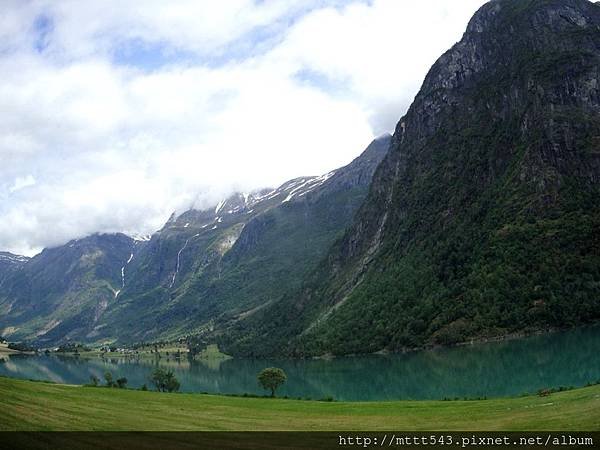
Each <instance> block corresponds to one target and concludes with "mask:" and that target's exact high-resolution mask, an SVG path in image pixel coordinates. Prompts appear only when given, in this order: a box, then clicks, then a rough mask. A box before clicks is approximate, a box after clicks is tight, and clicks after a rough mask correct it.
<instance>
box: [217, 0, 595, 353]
mask: <svg viewBox="0 0 600 450" xmlns="http://www.w3.org/2000/svg"><path fill="white" fill-rule="evenodd" d="M599 25H600V9H599V8H598V5H595V4H592V3H590V2H588V1H587V0H567V1H564V2H563V1H557V0H532V1H527V2H520V1H515V0H494V1H491V2H489V3H487V4H486V5H484V6H483V7H482V8H481V9H480V10H479V11H478V12H477V13H476V14H475V16H474V17H473V18H472V19H471V21H470V22H469V25H468V27H467V31H466V32H465V34H464V36H463V38H462V39H461V41H460V42H459V43H457V44H456V45H455V46H453V47H452V48H451V49H450V50H448V51H447V52H446V53H444V54H443V55H442V56H441V57H440V58H439V59H438V61H437V62H436V63H435V64H434V65H433V67H432V68H431V70H430V71H429V73H428V74H427V76H426V78H425V81H424V83H423V87H422V88H421V90H420V91H419V93H418V94H417V96H416V97H415V101H414V103H413V104H412V105H411V107H410V108H409V110H408V112H407V114H406V115H405V116H404V117H403V118H401V119H400V121H399V122H398V125H397V127H396V131H395V133H394V136H393V138H392V144H391V148H390V151H389V152H388V154H387V155H386V158H384V160H383V161H382V163H381V164H380V166H379V168H378V170H377V172H376V173H375V175H374V178H373V182H372V185H371V189H370V192H369V195H368V197H367V199H366V201H365V202H364V204H363V206H362V207H361V209H360V210H359V212H358V214H357V217H356V220H355V221H354V223H353V224H352V225H351V226H350V227H349V228H348V231H347V232H346V234H345V235H344V237H343V238H342V239H341V241H339V242H338V243H337V244H336V245H335V246H334V248H333V249H332V250H331V251H330V252H329V254H328V256H327V257H326V259H325V261H324V262H323V263H322V264H321V265H320V266H319V268H318V269H317V270H316V271H315V272H313V274H312V275H311V276H310V277H309V279H308V280H307V281H306V282H305V283H304V287H303V288H302V289H301V290H299V291H298V292H296V293H295V294H290V295H288V296H287V297H286V299H285V300H284V301H282V302H279V303H278V304H276V305H273V306H272V307H271V309H270V310H269V311H263V312H261V314H262V316H260V317H255V318H252V319H248V320H247V321H246V322H245V323H238V324H235V325H234V326H233V327H232V328H231V329H230V330H228V331H227V332H226V333H224V334H223V335H221V336H219V339H220V342H221V345H222V346H223V347H224V348H225V349H226V350H227V351H229V352H231V353H233V354H242V355H250V356H264V355H282V354H284V355H291V356H312V355H319V354H324V353H335V354H349V353H350V354H352V353H369V352H375V351H380V350H392V351H397V350H402V349H406V348H414V347H420V346H426V345H436V344H453V343H457V342H461V341H464V340H468V339H472V338H480V337H486V336H490V337H491V336H497V335H503V334H510V333H511V332H514V331H521V330H523V329H528V328H532V329H535V328H538V327H541V328H543V327H549V326H560V325H566V326H568V325H569V324H578V323H585V322H586V321H595V320H597V319H598V317H600V305H598V301H599V298H600V295H599V286H600V283H599V279H600V274H598V270H597V269H594V267H596V268H597V267H598V266H599V263H600V261H598V257H599V255H600V251H599V249H598V240H599V239H598V232H597V230H598V229H600V226H599V222H598V216H599V214H598V210H599V205H598V198H600V196H599V193H598V182H599V180H600V158H599V156H600V151H599V148H598V147H599V144H600V137H599V136H600V122H599V121H598V117H599V116H598V112H600V101H599V99H600V96H599V93H598V92H599V91H598V84H597V80H598V75H599V74H598V67H599V64H598V63H599V61H600V26H599ZM578 217H579V219H578ZM595 230H596V231H595ZM525 237H526V240H524V238H525ZM533 243H535V244H533ZM561 258H563V259H564V262H568V265H567V266H566V267H564V266H563V265H561V264H560V262H559V261H560V260H561ZM524 267H525V268H526V269H524ZM524 271H525V272H524ZM525 273H526V274H527V276H526V275H525ZM544 280H546V281H544ZM572 292H575V293H576V298H577V301H576V302H570V301H569V298H570V297H571V296H573V294H572Z"/></svg>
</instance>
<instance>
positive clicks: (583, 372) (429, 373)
mask: <svg viewBox="0 0 600 450" xmlns="http://www.w3.org/2000/svg"><path fill="white" fill-rule="evenodd" d="M599 350H600V327H598V326H595V327H586V328H580V329H576V330H570V331H565V332H558V333H551V334H545V335H538V336H532V337H528V338H523V339H515V340H508V341H502V342H494V343H479V344H473V345H469V346H464V347H455V348H445V349H435V350H427V351H419V352H414V353H407V354H400V355H370V356H361V357H347V358H335V359H331V360H322V359H311V360H272V359H270V360H252V359H229V360H201V361H193V362H191V363H190V362H189V361H188V360H187V359H183V360H182V361H176V360H167V359H166V358H164V357H163V358H162V359H160V360H159V361H155V360H153V359H141V360H139V361H135V360H128V359H126V358H118V357H108V356H107V357H106V358H100V357H97V358H81V357H79V358H78V357H71V356H62V357H61V356H57V355H40V356H27V355H12V356H10V357H5V359H4V360H3V361H0V375H6V376H10V377H16V378H26V379H35V380H51V381H55V382H57V383H69V384H84V383H88V382H89V378H90V375H96V376H97V377H98V378H100V379H101V380H103V374H104V372H105V371H110V372H112V374H113V377H114V378H115V379H116V378H118V377H122V376H125V377H127V379H128V380H129V384H128V386H129V387H135V388H137V387H140V386H142V385H143V384H144V383H148V375H149V374H150V372H151V371H152V370H153V368H154V367H156V366H157V365H160V366H164V367H167V368H171V369H173V370H174V372H175V373H176V376H177V378H178V379H179V381H180V382H181V390H182V391H184V392H209V393H226V394H243V393H251V394H260V395H262V394H265V391H263V390H262V389H261V388H259V386H258V385H257V382H256V375H257V374H258V372H259V371H260V370H261V369H263V368H265V367H270V366H276V367H281V368H282V369H284V370H285V372H286V373H287V375H288V381H287V382H286V384H285V385H284V386H283V387H282V388H281V389H280V390H279V391H278V395H281V396H284V395H288V396H290V397H303V398H311V399H321V398H324V397H328V396H331V397H333V398H334V399H336V400H351V401H357V400H403V399H419V400H421V399H436V400H439V399H443V398H480V397H502V396H516V395H520V394H524V393H534V392H537V391H538V390H539V389H545V388H558V387H560V386H574V387H580V386H584V385H585V384H587V383H590V382H596V381H599V380H600V357H599V355H600V353H599ZM148 387H151V386H150V384H149V383H148Z"/></svg>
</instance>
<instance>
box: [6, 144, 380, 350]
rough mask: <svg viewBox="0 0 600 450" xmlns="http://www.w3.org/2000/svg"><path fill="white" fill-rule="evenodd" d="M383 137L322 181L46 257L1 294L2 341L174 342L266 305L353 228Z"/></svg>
mask: <svg viewBox="0 0 600 450" xmlns="http://www.w3.org/2000/svg"><path fill="white" fill-rule="evenodd" d="M390 139H391V137H390V136H384V137H382V138H379V139H377V140H375V141H374V142H373V143H372V144H371V145H370V146H369V147H368V148H367V150H366V151H365V152H364V153H363V154H362V155H361V156H359V157H358V158H357V159H356V160H354V161H353V162H352V163H351V164H349V165H348V166H346V167H343V168H341V169H338V170H335V171H332V172H330V173H328V174H325V175H323V176H310V177H301V178H297V179H294V180H290V181H288V182H286V183H284V184H283V185H282V186H280V187H279V188H277V189H265V190H262V191H259V192H253V193H248V194H244V193H239V194H235V195H233V196H231V197H229V198H227V199H224V200H223V201H221V202H220V203H219V204H218V205H216V206H214V207H212V208H210V209H207V210H202V211H200V210H190V211H187V212H185V213H183V214H181V215H179V216H176V215H173V216H172V217H171V218H170V220H169V221H168V222H167V223H166V224H165V226H164V227H163V228H162V229H161V230H160V231H158V232H157V233H155V234H154V235H152V236H151V237H150V238H148V239H146V240H137V241H135V240H133V239H131V238H128V237H126V236H123V235H117V236H108V235H101V236H92V237H90V238H86V239H82V240H79V241H74V242H71V243H69V244H67V245H65V246H63V247H59V248H56V249H49V250H44V252H42V253H41V254H40V255H37V256H36V257H34V258H33V259H32V260H31V261H29V262H24V263H23V264H22V266H23V267H22V268H21V269H20V270H19V272H18V274H17V275H13V276H11V279H10V280H9V282H8V283H9V284H8V285H7V286H6V287H4V286H3V288H2V293H1V294H0V308H2V309H0V335H2V334H4V335H6V336H7V337H8V338H10V339H15V340H16V339H27V340H34V341H36V343H38V344H40V345H46V346H47V345H50V344H52V345H54V344H56V343H61V342H63V341H65V340H67V339H70V340H72V341H79V342H98V341H118V342H124V343H132V342H140V341H148V340H156V339H169V338H173V337H180V336H182V335H185V334H189V333H198V332H205V331H206V330H213V329H214V326H215V323H221V322H224V323H228V322H229V321H232V320H237V318H238V317H239V316H242V317H243V316H244V315H245V314H248V312H249V311H252V310H254V309H255V308H260V307H262V306H264V305H266V304H269V303H270V302H272V301H274V300H276V299H278V298H279V297H280V296H281V295H282V293H283V292H285V291H287V290H288V289H289V288H291V287H295V286H299V285H300V281H301V279H302V277H303V276H304V275H305V273H307V272H308V271H310V269H312V268H314V267H315V266H316V264H317V263H318V261H319V260H320V258H321V257H322V256H323V255H325V253H326V252H327V250H328V249H329V247H330V246H331V244H332V243H333V242H334V240H335V239H336V238H339V237H340V236H341V234H342V233H343V231H344V230H345V228H346V227H347V226H348V225H349V224H350V222H351V221H352V218H353V216H354V214H355V213H356V210H357V209H358V208H359V206H360V205H361V204H362V202H363V200H364V198H365V196H366V195H367V191H368V186H369V184H370V182H371V178H372V176H373V173H374V171H375V169H376V167H377V165H378V164H379V163H380V162H381V160H382V159H383V157H384V156H385V154H386V152H387V150H388V148H389V144H390ZM1 264H2V261H1V260H0V273H3V272H1V270H2V266H1ZM0 276H1V275H0Z"/></svg>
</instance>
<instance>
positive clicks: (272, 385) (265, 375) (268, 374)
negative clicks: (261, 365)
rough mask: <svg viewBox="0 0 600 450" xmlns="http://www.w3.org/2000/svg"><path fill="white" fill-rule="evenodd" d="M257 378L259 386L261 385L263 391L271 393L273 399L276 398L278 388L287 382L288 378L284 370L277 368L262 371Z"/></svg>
mask: <svg viewBox="0 0 600 450" xmlns="http://www.w3.org/2000/svg"><path fill="white" fill-rule="evenodd" d="M257 378H258V384H260V386H261V387H262V388H263V389H266V390H270V391H271V397H275V391H276V390H277V388H279V387H280V386H281V385H282V384H283V383H285V380H287V376H286V374H285V372H284V371H283V369H279V368H277V367H268V368H266V369H263V370H261V371H260V373H259V374H258V376H257Z"/></svg>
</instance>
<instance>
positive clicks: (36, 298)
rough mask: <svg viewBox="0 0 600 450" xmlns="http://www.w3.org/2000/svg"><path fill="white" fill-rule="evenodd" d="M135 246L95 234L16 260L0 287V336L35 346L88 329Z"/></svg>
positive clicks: (122, 239) (118, 282)
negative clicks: (28, 342) (34, 341)
mask: <svg viewBox="0 0 600 450" xmlns="http://www.w3.org/2000/svg"><path fill="white" fill-rule="evenodd" d="M134 247H135V242H134V240H133V239H131V238H130V237H128V236H125V235H124V234H115V235H108V234H102V235H101V234H96V235H93V236H89V237H87V238H84V239H79V240H73V241H71V242H69V243H67V244H66V245H64V246H60V247H56V248H50V249H45V250H43V251H42V252H41V253H40V254H38V255H36V256H34V257H33V258H31V259H27V258H22V257H21V258H18V264H19V267H18V270H13V273H12V274H11V275H10V276H8V277H7V278H6V279H5V280H4V282H3V283H2V286H1V289H0V334H2V335H4V336H6V337H10V339H12V340H20V339H28V340H32V339H37V340H38V341H39V342H40V343H47V342H54V341H55V340H56V339H57V338H60V339H61V340H65V339H68V338H71V337H78V336H80V335H81V334H82V333H86V332H87V331H89V330H90V329H91V328H92V327H93V326H94V325H95V324H96V323H97V321H98V319H99V318H100V317H101V315H102V313H103V312H104V311H105V310H106V308H108V306H109V305H110V304H111V302H114V301H116V298H117V296H118V293H119V289H120V288H121V285H122V268H123V267H124V266H125V265H126V263H127V260H128V259H129V257H130V255H131V253H132V252H133V249H134Z"/></svg>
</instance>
